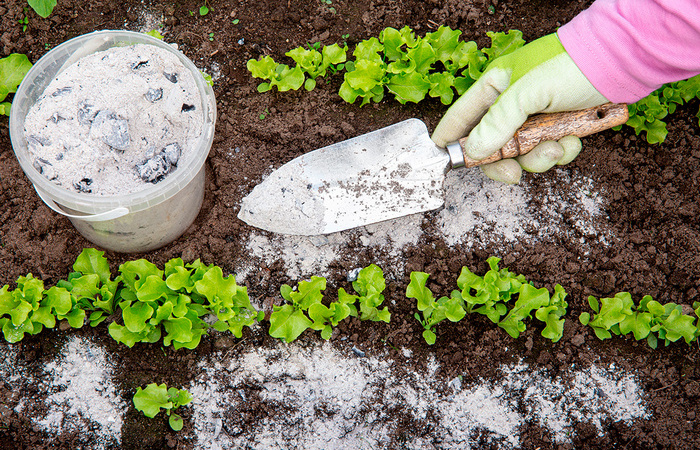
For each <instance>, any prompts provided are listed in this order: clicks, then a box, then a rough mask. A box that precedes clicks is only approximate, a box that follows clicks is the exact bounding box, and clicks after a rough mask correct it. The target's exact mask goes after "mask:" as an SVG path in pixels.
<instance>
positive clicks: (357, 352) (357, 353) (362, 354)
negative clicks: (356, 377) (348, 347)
mask: <svg viewBox="0 0 700 450" xmlns="http://www.w3.org/2000/svg"><path fill="white" fill-rule="evenodd" d="M352 352H353V353H354V354H356V355H357V356H359V357H360V358H364V357H365V352H363V351H362V350H360V349H359V348H357V347H355V346H353V347H352Z"/></svg>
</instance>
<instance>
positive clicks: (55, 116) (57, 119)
mask: <svg viewBox="0 0 700 450" xmlns="http://www.w3.org/2000/svg"><path fill="white" fill-rule="evenodd" d="M50 120H51V122H53V123H58V122H60V121H62V120H66V119H65V117H63V116H61V115H60V114H59V113H57V112H56V113H53V115H52V116H51V119H50Z"/></svg>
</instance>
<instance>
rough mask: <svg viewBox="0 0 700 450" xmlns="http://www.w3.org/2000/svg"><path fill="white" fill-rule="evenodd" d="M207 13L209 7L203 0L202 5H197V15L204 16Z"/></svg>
mask: <svg viewBox="0 0 700 450" xmlns="http://www.w3.org/2000/svg"><path fill="white" fill-rule="evenodd" d="M207 14H209V7H208V6H207V4H206V2H205V3H204V4H203V5H202V6H200V7H199V15H200V16H206V15H207Z"/></svg>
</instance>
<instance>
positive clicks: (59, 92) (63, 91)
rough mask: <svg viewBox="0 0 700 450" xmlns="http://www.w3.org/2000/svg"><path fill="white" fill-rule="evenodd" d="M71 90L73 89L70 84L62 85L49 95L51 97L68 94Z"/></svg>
mask: <svg viewBox="0 0 700 450" xmlns="http://www.w3.org/2000/svg"><path fill="white" fill-rule="evenodd" d="M72 90H73V87H72V86H66V87H62V88H60V89H57V90H56V91H55V92H54V93H53V94H51V96H52V97H60V96H61V95H66V94H69V93H70V92H71V91H72Z"/></svg>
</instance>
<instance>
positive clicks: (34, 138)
mask: <svg viewBox="0 0 700 450" xmlns="http://www.w3.org/2000/svg"><path fill="white" fill-rule="evenodd" d="M27 144H29V146H30V147H32V146H34V147H36V146H37V145H41V146H45V145H51V141H50V140H49V139H47V138H45V137H43V136H39V135H38V134H32V135H31V136H28V137H27Z"/></svg>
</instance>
